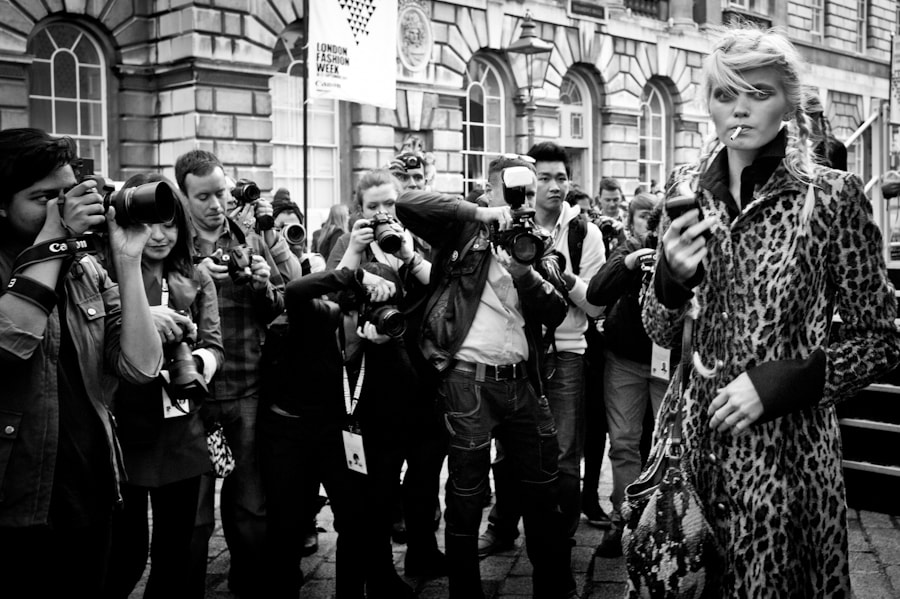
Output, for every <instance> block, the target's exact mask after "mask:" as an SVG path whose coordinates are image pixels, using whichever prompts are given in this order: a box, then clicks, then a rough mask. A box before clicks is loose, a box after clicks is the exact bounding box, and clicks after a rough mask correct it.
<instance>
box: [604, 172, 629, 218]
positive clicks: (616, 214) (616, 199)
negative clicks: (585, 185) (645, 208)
mask: <svg viewBox="0 0 900 599" xmlns="http://www.w3.org/2000/svg"><path fill="white" fill-rule="evenodd" d="M599 194H600V195H598V196H597V202H598V203H599V204H600V214H601V215H602V216H608V217H610V218H614V219H616V220H617V221H619V222H624V221H625V211H624V210H622V203H623V202H624V201H625V197H624V196H623V195H622V186H621V185H619V181H618V179H614V178H613V177H603V178H602V179H600V191H599Z"/></svg>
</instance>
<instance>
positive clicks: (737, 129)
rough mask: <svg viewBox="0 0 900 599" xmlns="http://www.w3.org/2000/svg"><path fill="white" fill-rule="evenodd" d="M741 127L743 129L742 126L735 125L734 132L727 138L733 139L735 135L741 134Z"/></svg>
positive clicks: (735, 137)
mask: <svg viewBox="0 0 900 599" xmlns="http://www.w3.org/2000/svg"><path fill="white" fill-rule="evenodd" d="M743 129H744V128H743V127H741V126H740V125H738V126H737V127H735V129H734V133H732V134H731V137H730V138H729V139H730V140H731V141H734V140H735V139H737V136H738V135H740V134H741V131H743Z"/></svg>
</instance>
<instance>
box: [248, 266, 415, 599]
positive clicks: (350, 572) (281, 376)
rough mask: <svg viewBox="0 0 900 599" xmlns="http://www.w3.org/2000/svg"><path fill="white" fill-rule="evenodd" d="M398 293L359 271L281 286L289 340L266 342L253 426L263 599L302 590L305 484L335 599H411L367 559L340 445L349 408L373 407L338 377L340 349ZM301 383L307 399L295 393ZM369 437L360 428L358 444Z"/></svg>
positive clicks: (363, 528) (389, 572)
mask: <svg viewBox="0 0 900 599" xmlns="http://www.w3.org/2000/svg"><path fill="white" fill-rule="evenodd" d="M395 293H396V285H395V283H392V282H390V281H386V280H384V279H382V278H381V277H378V276H375V275H373V274H372V273H370V272H366V271H364V270H362V269H358V270H355V269H354V270H351V269H346V268H344V269H339V270H332V271H326V272H321V273H313V274H310V275H306V276H304V277H302V278H300V279H297V280H294V281H292V282H291V283H289V284H288V287H287V291H286V296H285V303H286V310H287V316H288V319H287V321H288V322H287V331H270V336H269V338H268V339H267V340H266V345H265V350H264V351H265V353H266V359H265V360H264V364H266V371H265V373H264V377H263V392H262V398H263V399H262V406H261V408H260V416H259V418H260V420H259V445H260V466H261V469H262V472H263V481H264V483H265V489H266V497H267V520H268V535H267V538H266V553H265V555H266V559H265V568H266V569H265V576H264V578H265V583H266V585H267V586H266V588H265V594H264V596H265V597H270V598H273V599H279V598H281V597H285V598H287V597H290V598H292V599H296V597H297V593H298V592H299V589H300V586H301V585H302V573H301V571H300V558H301V550H302V546H301V543H300V542H299V541H300V539H301V538H302V536H303V534H304V531H305V530H306V526H307V524H308V518H309V513H310V506H309V505H308V502H309V501H310V499H311V498H310V497H309V494H308V493H307V492H306V483H307V482H308V481H309V480H310V479H312V480H314V481H322V483H323V484H324V486H325V490H326V492H327V493H328V497H329V500H330V502H331V508H332V510H333V512H334V516H335V527H336V530H337V531H338V540H337V554H336V559H337V574H336V596H337V598H338V599H362V597H363V596H364V595H363V593H364V586H365V587H367V593H368V597H372V598H376V597H377V598H385V599H388V598H390V599H394V598H402V597H411V596H412V595H413V593H412V589H410V587H409V586H407V585H406V584H405V583H404V582H403V581H402V580H401V579H400V577H399V576H397V573H396V572H395V571H394V568H393V564H392V562H391V555H390V554H387V555H385V556H383V557H384V559H378V558H375V559H373V554H377V553H379V551H378V550H373V547H375V546H376V545H377V542H375V536H374V535H373V532H372V531H373V529H374V526H375V514H373V513H372V511H373V508H372V507H371V505H372V504H371V498H372V492H371V491H370V490H369V489H370V486H369V485H370V481H369V480H368V479H369V477H367V476H366V475H364V474H362V473H359V472H354V471H352V470H351V469H350V468H349V467H348V460H347V455H352V454H349V453H347V454H345V445H344V442H343V434H344V433H346V432H347V431H348V428H349V426H350V425H351V424H354V423H355V422H356V421H357V418H356V417H357V411H356V400H359V407H360V409H362V406H363V405H364V404H366V403H367V402H369V401H372V398H371V397H368V396H367V395H366V394H365V393H363V394H362V395H360V393H359V391H360V389H359V387H358V385H357V380H358V377H357V380H354V379H353V378H351V376H350V374H352V373H347V372H346V371H345V370H344V357H343V354H344V352H346V351H347V350H346V348H345V347H343V346H346V345H348V344H349V342H353V341H354V339H356V338H357V335H358V334H359V335H362V336H365V331H362V330H358V329H360V326H361V323H359V322H358V320H357V310H358V309H359V307H360V305H361V304H363V303H364V302H366V301H368V302H385V301H387V300H388V299H390V298H391V297H392V296H394V294H395ZM325 294H337V296H338V297H339V301H340V303H339V304H336V303H334V302H331V301H328V300H324V299H320V298H321V297H322V296H323V295H325ZM373 337H374V336H373ZM339 339H340V342H339ZM345 339H346V342H345V341H344V340H345ZM348 353H349V352H348ZM270 354H271V355H270ZM368 370H369V372H372V370H374V369H373V368H372V367H369V368H368ZM359 376H363V375H359ZM345 377H346V378H345ZM365 378H368V377H365ZM365 378H364V379H363V381H365ZM342 379H343V380H342ZM298 381H302V384H303V386H304V388H306V389H309V390H314V392H311V393H302V392H298V391H297V389H296V385H297V382H298ZM372 409H376V410H377V409H379V406H373V407H372ZM369 432H370V431H369V430H368V429H366V428H365V427H363V429H362V435H363V439H365V438H366V436H367V435H368V434H369ZM353 453H356V454H357V455H358V456H359V453H362V452H357V451H356V449H354V450H353ZM367 453H368V452H365V453H364V455H363V456H360V457H363V460H362V462H363V463H371V458H370V456H368V455H367Z"/></svg>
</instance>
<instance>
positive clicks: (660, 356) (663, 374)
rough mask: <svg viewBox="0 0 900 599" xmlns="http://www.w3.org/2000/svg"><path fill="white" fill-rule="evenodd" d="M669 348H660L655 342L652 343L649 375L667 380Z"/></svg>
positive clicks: (668, 373)
mask: <svg viewBox="0 0 900 599" xmlns="http://www.w3.org/2000/svg"><path fill="white" fill-rule="evenodd" d="M671 353H672V352H671V350H668V349H665V348H662V347H660V346H658V345H657V344H655V343H654V344H653V351H652V352H651V353H650V376H654V377H656V378H658V379H662V380H664V381H668V380H669V375H670V372H669V357H670V355H671Z"/></svg>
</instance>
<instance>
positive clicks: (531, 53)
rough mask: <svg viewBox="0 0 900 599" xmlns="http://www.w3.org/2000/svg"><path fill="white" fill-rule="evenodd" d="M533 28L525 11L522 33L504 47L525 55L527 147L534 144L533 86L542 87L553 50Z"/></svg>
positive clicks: (529, 14) (534, 109) (531, 21)
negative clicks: (537, 84)
mask: <svg viewBox="0 0 900 599" xmlns="http://www.w3.org/2000/svg"><path fill="white" fill-rule="evenodd" d="M534 29H535V24H534V21H533V20H532V19H531V12H530V11H526V12H525V18H524V19H523V21H522V34H521V35H520V36H519V39H517V40H516V41H514V42H513V43H512V44H510V46H509V48H507V49H506V51H507V52H508V53H509V54H522V55H524V56H525V76H526V77H527V81H528V95H527V96H526V98H525V124H526V127H527V131H528V148H531V146H533V145H534V113H535V112H536V111H537V104H535V102H534V86H535V83H537V82H540V86H541V87H543V81H544V77H546V75H547V68H548V67H549V66H550V57H549V54H550V53H551V52H552V51H553V42H548V41H547V40H542V39H541V38H539V37H538V36H537V35H536V34H535V33H534ZM536 68H540V69H541V72H540V73H536V72H535V69H536Z"/></svg>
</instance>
